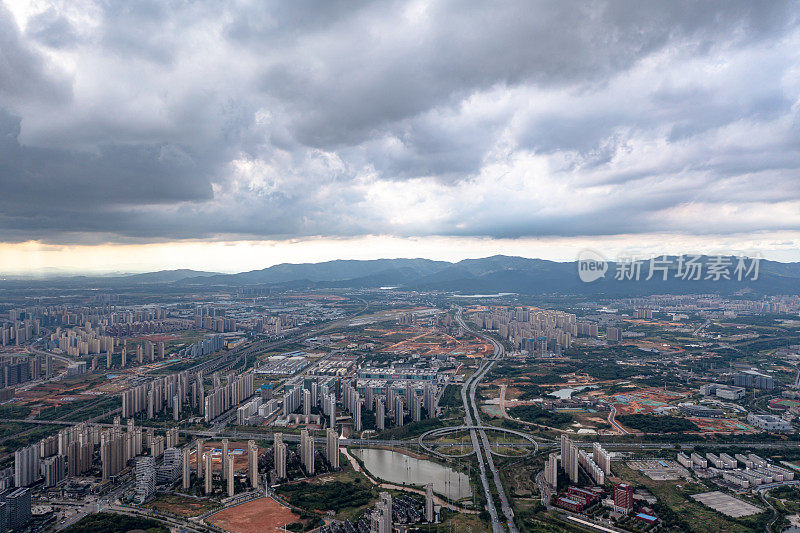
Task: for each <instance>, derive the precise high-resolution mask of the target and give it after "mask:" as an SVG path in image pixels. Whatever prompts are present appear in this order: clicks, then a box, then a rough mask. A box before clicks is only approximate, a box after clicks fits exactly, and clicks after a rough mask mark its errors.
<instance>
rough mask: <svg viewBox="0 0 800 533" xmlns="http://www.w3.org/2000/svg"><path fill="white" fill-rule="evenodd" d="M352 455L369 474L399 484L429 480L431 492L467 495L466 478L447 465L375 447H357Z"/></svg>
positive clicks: (468, 487) (468, 486)
mask: <svg viewBox="0 0 800 533" xmlns="http://www.w3.org/2000/svg"><path fill="white" fill-rule="evenodd" d="M353 455H355V456H356V457H358V458H359V459H361V461H362V462H363V463H364V466H365V467H366V469H367V471H369V473H370V474H372V475H374V476H376V477H379V478H381V479H384V480H386V481H389V482H391V483H396V484H398V485H402V484H403V483H405V484H406V485H426V484H428V483H433V491H434V492H436V493H438V494H443V495H445V496H447V497H448V498H450V499H451V500H460V499H462V498H469V497H470V496H471V495H472V491H471V490H470V484H469V477H467V475H466V474H463V473H461V472H457V471H456V470H453V469H452V468H450V467H447V466H444V465H440V464H439V463H435V462H433V461H428V460H427V459H416V458H414V457H409V456H408V455H405V454H403V453H400V452H394V451H391V450H379V449H376V448H358V449H355V450H353Z"/></svg>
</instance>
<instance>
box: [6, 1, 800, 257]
mask: <svg viewBox="0 0 800 533" xmlns="http://www.w3.org/2000/svg"><path fill="white" fill-rule="evenodd" d="M1 1H2V0H0V2H1ZM14 13H15V14H17V19H15V17H14V16H13V15H12V13H11V11H10V10H9V9H7V8H5V7H3V6H2V4H0V188H1V189H2V190H3V195H1V196H0V240H6V241H18V240H27V239H40V240H45V241H51V242H77V241H82V242H97V241H103V240H119V241H130V240H137V239H138V240H142V241H152V240H165V239H184V238H208V237H217V236H224V237H226V238H261V237H267V238H294V237H300V236H307V235H331V236H341V235H359V234H364V233H388V234H395V235H467V236H474V235H480V236H492V237H508V236H510V237H519V236H530V235H564V236H571V235H593V234H598V235H599V234H619V233H635V232H658V231H679V232H686V233H707V232H728V231H731V232H732V231H743V230H745V231H755V230H770V229H784V228H789V229H797V228H798V226H800V220H797V217H795V216H793V215H792V213H793V212H797V211H798V209H797V207H798V204H793V203H792V202H800V171H798V169H800V153H799V152H798V147H797V143H796V140H797V138H798V133H800V132H799V131H798V124H800V120H798V105H797V102H798V97H799V96H800V74H798V72H797V70H796V64H797V62H798V60H800V58H799V57H798V54H797V50H798V49H799V47H798V43H800V32H798V30H797V29H796V28H797V26H798V24H797V23H798V8H797V6H796V4H793V3H790V2H763V3H753V2H747V1H709V2H690V1H673V2H655V1H654V2H622V1H620V2H600V1H598V2H589V3H578V2H553V1H549V2H544V1H540V2H492V3H485V2H463V1H459V2H432V3H430V4H428V3H425V2H415V1H384V2H346V1H324V2H314V1H310V0H304V1H301V2H279V1H274V2H263V1H253V2H248V1H244V0H242V1H239V2H235V3H227V2H216V1H208V2H183V1H168V2H164V1H158V0H149V1H137V2H94V1H93V0H83V1H81V2H79V3H75V4H72V3H70V4H61V3H57V2H54V3H53V5H49V6H47V5H44V6H42V7H41V10H40V11H38V12H33V13H27V14H25V13H23V11H19V12H17V11H14ZM759 209H762V210H763V209H774V210H775V212H776V213H788V216H783V217H781V216H775V217H761V216H757V215H755V214H754V213H757V212H758V210H759ZM698 211H704V212H706V213H708V217H711V218H714V217H717V218H716V219H715V220H712V221H710V222H709V223H706V224H702V225H701V226H700V227H698V225H697V220H698V215H697V214H696V213H697V212H698ZM726 228H727V229H726Z"/></svg>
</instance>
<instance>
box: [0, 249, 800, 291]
mask: <svg viewBox="0 0 800 533" xmlns="http://www.w3.org/2000/svg"><path fill="white" fill-rule="evenodd" d="M709 261H710V258H709V257H702V258H701V259H700V262H701V263H702V264H703V267H704V272H705V271H706V270H705V269H706V268H707V264H708V262H709ZM732 261H733V264H734V265H735V260H733V259H732ZM616 270H617V265H616V264H615V263H609V264H608V271H607V272H606V275H605V277H604V278H601V279H598V280H596V281H593V282H591V283H584V282H582V281H581V280H580V279H579V277H578V265H577V263H576V262H574V261H572V262H557V261H547V260H544V259H528V258H524V257H513V256H504V255H496V256H492V257H485V258H481V259H465V260H463V261H458V262H456V263H451V262H447V261H433V260H430V259H376V260H367V261H359V260H336V261H325V262H320V263H301V264H290V263H283V264H280V265H275V266H271V267H269V268H264V269H261V270H252V271H249V272H241V273H238V274H219V273H213V272H198V271H194V270H165V271H161V272H150V273H145V274H132V275H121V276H116V277H81V276H76V277H72V278H63V279H61V280H59V281H58V283H59V284H60V285H64V286H69V287H80V286H84V287H87V286H92V287H108V288H118V287H124V286H128V287H142V286H145V287H147V286H149V285H159V284H161V285H169V286H170V287H172V289H175V290H184V291H192V290H198V289H200V290H202V289H212V288H225V287H242V286H260V287H271V288H275V289H278V290H280V289H287V288H292V289H314V288H377V287H398V288H401V289H405V290H417V291H447V292H459V293H463V294H471V293H482V294H494V293H498V292H512V293H520V294H553V293H556V294H578V295H581V294H585V295H596V296H609V297H618V296H644V295H648V294H689V293H720V294H734V293H746V292H751V293H753V294H800V263H778V262H774V261H763V260H762V261H761V262H760V266H759V277H758V279H757V280H755V281H752V280H751V281H736V280H720V281H713V280H707V279H701V280H698V281H688V280H683V279H679V277H677V276H676V271H675V267H674V266H673V268H672V269H671V270H670V271H669V272H668V279H667V280H662V279H661V277H660V274H659V275H656V276H654V277H653V279H651V280H646V279H645V278H646V276H647V272H648V270H647V264H646V263H645V264H644V265H643V269H642V275H641V278H640V279H639V280H638V281H630V280H629V281H620V280H617V279H615V276H614V275H615V272H616ZM731 273H733V269H731ZM2 283H3V286H6V287H8V286H10V284H14V286H15V288H22V287H24V286H25V284H26V283H27V284H33V285H37V284H40V283H47V282H44V281H31V280H28V281H25V282H22V281H7V282H2ZM53 283H55V281H53ZM33 285H32V286H33Z"/></svg>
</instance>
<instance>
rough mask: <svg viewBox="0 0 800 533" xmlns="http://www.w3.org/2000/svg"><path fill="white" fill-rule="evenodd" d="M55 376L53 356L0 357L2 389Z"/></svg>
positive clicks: (0, 386) (0, 383) (0, 385)
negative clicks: (43, 377)
mask: <svg viewBox="0 0 800 533" xmlns="http://www.w3.org/2000/svg"><path fill="white" fill-rule="evenodd" d="M43 370H44V375H45V377H50V376H52V375H53V358H52V357H51V356H40V355H33V356H4V357H0V388H5V387H12V386H14V385H19V384H22V383H26V382H28V381H33V380H37V379H39V378H40V377H41V376H42V371H43Z"/></svg>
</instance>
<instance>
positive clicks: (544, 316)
mask: <svg viewBox="0 0 800 533" xmlns="http://www.w3.org/2000/svg"><path fill="white" fill-rule="evenodd" d="M472 320H473V321H474V322H475V323H476V324H477V325H478V326H479V327H481V328H483V329H489V330H497V333H498V335H500V337H502V338H503V339H505V340H507V341H509V342H510V343H511V345H512V346H513V347H514V348H516V349H519V350H527V351H528V352H530V353H548V352H551V351H552V352H560V351H561V350H562V349H567V348H569V347H570V346H571V345H572V339H573V338H574V337H575V336H577V335H578V322H577V318H576V316H575V315H573V314H570V313H564V312H562V311H551V310H542V309H529V308H527V307H517V308H513V307H490V308H489V311H487V312H480V313H475V315H473V317H472Z"/></svg>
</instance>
